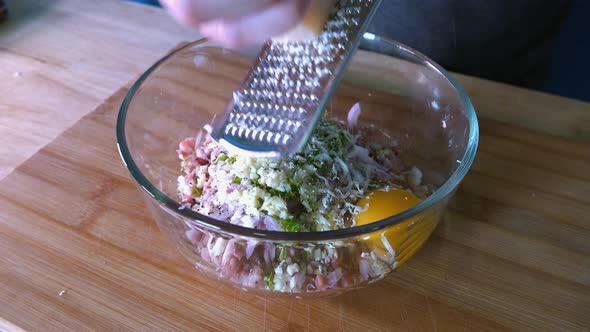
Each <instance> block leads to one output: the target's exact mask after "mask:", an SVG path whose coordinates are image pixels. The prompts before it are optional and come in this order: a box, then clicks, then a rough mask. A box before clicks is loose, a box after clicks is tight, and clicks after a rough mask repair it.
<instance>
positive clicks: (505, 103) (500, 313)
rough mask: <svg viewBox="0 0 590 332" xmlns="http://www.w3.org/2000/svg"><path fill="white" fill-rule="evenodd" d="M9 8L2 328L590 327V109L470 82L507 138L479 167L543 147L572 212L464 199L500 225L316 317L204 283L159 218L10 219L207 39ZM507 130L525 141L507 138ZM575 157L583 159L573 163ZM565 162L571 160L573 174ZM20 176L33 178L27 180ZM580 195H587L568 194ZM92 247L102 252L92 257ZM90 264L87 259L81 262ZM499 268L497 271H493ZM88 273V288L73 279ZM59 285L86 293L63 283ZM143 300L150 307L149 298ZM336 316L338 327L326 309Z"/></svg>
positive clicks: (85, 15)
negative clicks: (44, 171)
mask: <svg viewBox="0 0 590 332" xmlns="http://www.w3.org/2000/svg"><path fill="white" fill-rule="evenodd" d="M9 11H10V15H11V17H10V19H9V20H8V21H7V22H5V23H3V24H2V25H0V136H1V137H2V138H3V142H2V144H0V183H1V184H2V185H3V186H9V187H8V188H4V189H5V190H4V194H0V206H4V207H5V210H2V207H0V248H1V249H2V250H3V251H2V252H1V253H0V256H1V257H0V331H3V330H19V328H24V329H27V330H41V331H43V330H68V329H69V330H75V331H80V330H88V329H98V330H101V329H102V330H109V329H113V328H117V329H140V330H141V329H143V330H148V329H150V330H158V329H159V330H168V329H174V328H178V329H193V330H197V329H198V328H199V327H202V328H207V329H235V330H242V329H248V330H261V329H271V330H283V329H287V328H289V329H296V330H297V329H308V330H309V329H312V330H313V329H319V328H325V329H330V330H332V329H339V330H358V329H369V330H371V329H378V328H379V329H382V328H387V329H391V330H428V331H430V330H433V331H434V330H458V329H465V330H508V329H517V330H518V329H531V330H539V329H545V328H546V329H548V330H565V329H567V330H588V329H590V309H589V308H590V291H589V285H590V271H589V269H590V259H589V257H590V246H589V245H588V243H589V242H590V213H588V211H589V210H588V208H587V205H588V199H587V197H588V195H587V196H585V197H581V198H580V201H579V202H578V203H575V204H574V205H572V206H575V207H576V210H574V211H573V212H567V211H572V210H571V206H570V205H568V202H569V200H568V199H567V197H572V195H574V194H578V195H584V194H590V177H589V176H588V173H587V172H588V171H587V170H586V172H584V171H580V168H583V167H587V166H588V165H590V147H589V146H590V145H589V143H590V105H589V104H587V103H584V102H580V101H575V100H570V99H565V98H561V97H557V96H551V95H547V94H543V93H539V92H533V91H529V90H525V89H521V88H516V87H511V86H507V85H502V84H497V83H493V82H489V81H484V80H480V79H476V78H472V77H465V76H461V75H456V76H457V78H458V79H459V80H460V82H461V83H462V84H463V86H464V87H465V88H466V90H467V92H468V93H469V95H470V96H471V97H472V100H473V102H474V104H475V107H476V109H477V111H478V114H479V116H480V118H482V119H485V122H484V125H485V129H486V130H488V131H497V132H498V133H499V134H498V136H497V137H484V138H483V139H482V143H486V144H488V143H490V144H491V143H493V144H494V145H493V146H495V147H499V150H498V151H494V153H491V152H490V151H483V152H482V154H481V156H482V157H481V158H480V159H479V162H476V165H475V168H476V170H478V171H482V172H484V171H486V169H487V170H489V169H491V168H494V170H496V172H501V170H502V169H504V168H506V169H508V168H509V167H510V165H511V164H506V163H495V162H494V160H495V159H494V155H496V156H499V155H502V154H503V153H510V152H511V150H510V149H518V147H519V145H518V144H521V143H522V144H530V146H529V145H527V146H526V148H527V149H528V150H527V152H526V153H528V155H527V158H528V157H529V156H531V157H532V158H537V159H535V160H533V161H532V162H534V163H537V164H543V165H544V164H547V167H546V169H543V170H541V169H537V170H533V171H532V173H531V174H528V175H527V176H525V178H526V179H525V180H531V179H532V180H535V179H540V180H542V179H543V176H545V175H546V174H549V173H547V170H552V171H553V172H557V173H559V172H560V170H561V169H563V170H564V174H565V175H564V176H563V177H560V176H558V175H556V176H555V178H556V179H558V180H559V179H562V180H563V181H562V182H555V186H556V190H555V191H556V192H559V193H561V194H562V195H561V196H559V200H552V199H551V197H553V196H549V195H544V194H543V190H538V191H535V190H530V191H526V190H528V189H526V188H525V189H523V187H522V186H521V187H518V186H515V188H516V189H515V190H518V192H515V193H514V194H513V195H510V194H509V196H510V198H509V199H511V200H513V201H512V202H514V205H510V204H506V203H505V202H504V203H502V202H494V201H493V200H491V199H489V197H487V198H488V199H487V200H486V197H480V198H481V199H479V200H477V199H476V200H474V199H472V198H468V197H466V196H465V195H463V194H462V193H461V192H460V194H459V195H458V198H457V200H456V201H455V203H454V204H453V205H454V210H453V211H456V210H461V212H462V213H465V214H470V215H480V218H481V220H485V221H486V222H485V223H484V222H477V223H476V224H477V225H476V226H474V225H475V223H474V224H470V221H471V220H468V219H466V218H462V217H461V216H462V215H456V218H455V220H454V221H453V222H452V223H450V222H445V223H443V225H441V227H439V229H438V230H437V232H436V236H434V237H433V239H432V240H431V241H430V242H429V244H428V245H427V246H426V247H425V248H424V250H423V252H421V253H420V254H419V255H418V256H417V257H416V258H415V259H413V260H411V261H410V262H409V263H408V264H407V265H406V266H404V267H403V268H402V269H400V271H399V272H398V273H397V275H396V276H395V277H393V278H388V279H387V280H386V281H384V282H383V285H382V286H379V287H381V288H370V289H368V290H366V291H365V293H363V294H362V295H359V294H356V293H353V294H352V295H345V296H344V297H340V298H335V299H330V300H327V301H324V302H319V303H317V302H316V303H311V304H310V303H306V302H298V301H290V300H273V299H267V298H263V297H259V296H255V295H252V294H244V293H242V292H240V291H237V290H233V289H228V288H224V287H222V286H218V285H217V284H215V283H212V284H211V285H207V286H204V285H200V284H199V282H201V281H203V280H204V279H199V277H198V276H195V275H194V272H193V271H192V270H191V269H192V268H191V267H190V266H188V264H187V263H186V262H183V261H181V259H180V258H179V257H178V255H177V254H176V253H175V252H174V251H173V250H172V248H171V246H170V245H169V244H167V243H166V242H165V241H163V239H162V238H161V236H160V234H159V232H158V231H157V230H155V228H154V227H155V226H154V225H153V222H152V221H151V220H149V218H144V219H142V220H141V222H142V223H143V225H144V226H145V225H147V226H146V229H148V230H149V231H145V232H146V233H140V231H139V230H135V229H115V230H113V229H109V230H108V233H107V232H106V228H105V229H95V230H90V231H87V232H83V233H84V234H80V233H77V229H76V228H75V227H73V225H72V224H68V223H67V222H66V221H65V219H63V220H53V221H52V222H51V223H49V224H40V223H39V222H40V221H41V219H42V218H41V217H40V216H39V215H38V213H37V214H36V213H30V214H29V213H22V212H18V211H17V210H10V211H9V209H8V208H6V207H14V205H11V204H12V203H11V199H12V197H10V195H8V194H6V193H7V192H11V190H12V191H15V192H16V191H17V190H18V187H19V185H24V184H23V182H22V181H23V179H25V178H24V177H23V174H25V171H26V169H27V168H30V167H31V164H32V163H34V162H36V161H37V160H43V156H46V155H47V153H41V155H35V154H36V153H37V152H38V151H39V149H40V148H42V147H43V146H45V145H46V144H48V143H49V142H51V141H53V140H54V139H55V138H56V137H58V136H59V135H61V134H62V133H63V132H64V130H66V129H67V128H69V127H70V126H72V125H74V124H75V123H76V122H78V121H79V120H80V119H81V118H82V117H83V116H84V115H86V114H88V113H89V112H91V111H92V110H94V109H95V107H96V106H98V105H99V104H100V103H101V102H102V101H103V100H104V99H105V98H107V97H109V96H110V95H112V94H113V93H114V92H115V91H116V90H118V89H119V88H120V87H122V86H124V85H125V84H126V83H128V82H129V81H130V80H132V79H133V78H135V77H136V76H137V75H138V74H140V73H141V72H142V71H143V70H145V69H146V68H147V67H148V66H149V65H150V64H151V63H153V62H154V61H155V60H156V59H157V58H159V57H160V56H161V55H163V54H164V53H165V52H166V51H167V50H169V49H170V48H171V47H173V46H174V45H176V44H178V43H179V42H181V41H185V40H192V39H195V38H196V37H197V34H196V32H194V31H191V30H188V29H185V28H182V27H180V26H179V25H177V24H176V23H175V22H173V20H172V19H170V18H169V17H168V16H167V15H166V14H165V13H164V12H162V11H161V10H159V9H156V8H151V7H147V6H142V5H137V4H131V3H126V2H122V1H110V0H102V1H91V0H61V1H41V0H19V1H10V2H9ZM88 121H93V118H91V119H89V120H88ZM504 124H506V125H511V126H518V127H522V128H523V129H522V131H519V133H513V132H509V131H504V130H505V128H506V127H505V126H504ZM524 128H528V129H524ZM74 131H75V130H74ZM104 135H113V133H112V132H105V133H104ZM66 136H67V134H66ZM70 136H71V135H70ZM515 142H516V143H518V144H516V143H515ZM512 143H515V144H516V145H514V144H512ZM534 144H537V145H534ZM523 146H524V145H523ZM531 146H532V147H531ZM561 147H566V148H567V149H568V151H563V152H559V151H560V148H561ZM545 149H548V150H547V151H548V152H547V151H545ZM50 150H51V147H50V148H49V150H48V151H50ZM506 151H508V152H506ZM512 152H514V151H512ZM33 155H35V157H33V159H31V160H30V161H29V163H28V164H27V163H25V161H26V160H27V159H28V158H30V157H32V156H33ZM564 160H566V161H568V162H567V163H564V164H563V165H561V164H560V163H561V162H563V161H564ZM117 162H118V161H117ZM513 162H514V163H516V164H518V163H519V162H523V161H522V160H514V161H513ZM19 167H22V168H23V170H22V172H21V173H20V174H19V172H18V169H17V171H14V170H15V169H16V168H19ZM507 167H508V168H507ZM514 167H516V166H514ZM13 171H14V172H13ZM9 174H10V175H9ZM551 174H554V173H551ZM476 176H477V175H476ZM551 176H553V175H551ZM500 178H502V177H501V176H500V177H499V178H495V179H478V181H475V180H474V181H467V182H466V183H465V187H466V191H474V190H481V189H480V188H474V187H476V186H481V185H486V184H487V185H489V190H490V191H489V192H490V195H494V194H498V195H501V194H503V193H502V192H499V191H498V190H500V189H498V183H497V181H500V180H499V179H500ZM2 179H5V180H4V181H2ZM551 179H552V180H553V178H551ZM486 181H487V182H486ZM494 181H496V182H494ZM523 181H524V180H523ZM516 182H517V183H519V182H518V180H517V181H516ZM552 183H553V182H552ZM572 183H574V184H575V185H576V187H575V188H576V190H574V192H573V193H571V192H568V190H569V188H568V187H567V185H568V184H572ZM15 188H16V189H15ZM492 190H496V192H492ZM482 191H483V192H485V190H482ZM536 192H538V193H539V196H540V198H539V199H542V202H546V204H549V205H550V204H555V205H556V206H554V207H553V208H554V209H560V208H562V207H563V208H564V209H565V210H567V211H566V212H564V216H566V217H572V218H575V221H571V220H568V219H567V218H566V217H564V218H563V219H564V220H565V221H564V223H563V224H560V223H559V222H560V220H561V219H560V218H554V214H551V213H549V212H547V211H549V210H548V209H550V208H552V207H551V206H545V207H543V208H539V209H538V211H540V212H539V214H535V215H530V214H528V215H527V214H523V213H522V211H524V210H522V209H524V207H526V206H527V204H528V203H527V199H531V197H533V198H534V197H535V195H536ZM570 194H571V195H570ZM527 195H528V196H527ZM527 197H528V198H527ZM507 199H508V198H507ZM560 203H561V204H562V205H563V206H559V204H560ZM2 204H4V205H2ZM31 204H41V205H42V203H39V202H38V201H32V202H31ZM63 204H66V203H63ZM538 204H543V203H538ZM572 204H573V203H572ZM568 209H569V210H568ZM32 210H35V209H32ZM544 211H545V212H544ZM17 212H18V213H17ZM502 213H504V214H505V215H510V216H511V217H514V216H517V217H518V218H520V219H519V220H522V224H518V225H514V224H507V223H506V222H503V220H505V219H502V218H503V216H502ZM519 213H520V214H519ZM488 217H489V218H488ZM549 221H551V222H556V223H553V224H552V223H550V222H549ZM138 222H139V221H138ZM545 222H547V224H544V223H545ZM63 224H66V225H63ZM66 226H67V227H66ZM70 226H71V227H70ZM57 230H59V232H57ZM118 231H119V232H123V233H124V235H123V236H121V234H116V232H118ZM52 232H53V233H55V234H60V235H59V236H62V237H63V238H61V239H59V238H58V239H57V240H56V242H55V243H53V245H54V247H53V249H54V250H57V252H55V253H52V252H49V251H50V250H49V249H47V250H45V249H42V248H40V247H36V246H35V243H34V241H39V239H42V238H43V236H46V235H47V234H53V233H52ZM101 232H102V233H101ZM35 239H36V240H35ZM129 239H130V240H129ZM146 239H149V240H150V241H153V242H151V243H153V244H154V246H155V247H154V248H155V249H154V248H152V249H149V250H142V248H138V247H137V246H136V243H135V244H134V243H133V242H132V241H133V240H137V241H140V240H146ZM516 240H518V243H515V242H514V241H516ZM521 240H522V241H521ZM67 241H71V243H68V242H67ZM447 243H452V244H447ZM59 248H60V249H59ZM58 249H59V250H58ZM60 250H61V251H60ZM81 250H87V251H88V252H87V253H84V254H83V255H81V253H80V251H81ZM66 253H67V255H66ZM76 254H78V255H79V257H78V258H77V259H72V257H73V256H75V255H76ZM68 255H72V257H70V256H68ZM58 256H59V257H58ZM66 256H67V257H66ZM468 256H469V257H470V259H471V263H472V265H471V268H470V270H468V271H463V272H464V273H453V271H448V270H446V268H448V267H450V266H461V261H462V260H464V259H465V257H468ZM62 258H63V259H62ZM66 258H67V259H66ZM435 258H436V259H438V260H436V261H433V259H435ZM64 262H67V264H65V263H64ZM563 262H565V263H563ZM68 264H70V265H68ZM96 264H98V265H101V264H104V265H105V268H104V269H103V271H101V272H100V273H99V272H97V271H94V270H92V266H94V267H96V266H97V265H96ZM490 264H492V265H494V266H495V268H494V269H493V270H485V269H486V268H489V266H490ZM131 265H133V266H132V267H131ZM478 269H480V270H478ZM80 273H81V274H83V275H84V278H88V279H87V283H80V279H75V278H74V277H73V275H77V274H80ZM123 275H124V276H126V277H129V278H131V277H134V278H144V279H143V280H142V281H141V282H138V283H137V287H143V289H145V290H144V293H142V291H141V290H138V289H135V288H134V286H132V285H129V284H126V283H125V282H124V281H125V280H123V279H121V278H122V277H121V276H123ZM60 278H61V279H60ZM72 278H74V279H72ZM60 280H71V282H72V284H70V285H69V286H68V285H61V284H60ZM76 280H78V281H76ZM171 280H172V281H174V282H171ZM195 280H197V281H198V282H197V281H195ZM494 280H495V281H494ZM76 282H78V284H76ZM205 282H206V280H205ZM494 285H497V287H494ZM83 288H84V289H83ZM383 289H386V290H387V293H386V294H388V295H389V296H393V297H392V298H384V297H383V296H382V294H380V293H379V292H380V290H383ZM82 290H84V292H83V291H82ZM158 290H162V292H164V291H165V292H168V293H159V292H158ZM183 291H186V292H187V293H183ZM531 292H538V294H531ZM81 294H90V295H91V296H92V298H89V299H86V300H87V301H90V302H84V301H83V300H84V299H83V298H80V297H81V296H82V295H81ZM137 294H140V295H141V297H139V298H135V297H134V296H136V295H137ZM187 294H194V297H190V296H187ZM198 294H201V297H197V296H198ZM203 294H210V297H206V296H205V297H203ZM355 294H356V295H355ZM82 297H83V296H82ZM552 298H554V301H553V300H552ZM68 301H69V302H68ZM138 301H139V302H138ZM142 301H144V302H142ZM389 302H391V305H390V306H389ZM84 303H86V305H88V306H84ZM88 303H91V304H88ZM77 305H80V307H79V308H76V306H77ZM142 305H143V308H144V310H143V311H142ZM190 306H194V309H191V310H194V314H193V315H191V311H190V310H189V307H190ZM190 308H193V307H190ZM228 308H230V309H231V310H229V309H228ZM277 308H278V309H277ZM322 308H325V310H326V315H319V314H318V313H317V312H315V311H317V310H320V311H321V310H322ZM199 310H200V311H199ZM226 315H228V316H227V317H224V316H226ZM390 316H391V317H396V318H395V319H394V318H391V317H390ZM222 317H223V318H222ZM367 317H380V318H382V322H381V323H379V322H377V323H375V324H373V325H371V324H372V323H371V322H368V321H364V320H363V319H367ZM228 320H229V321H230V323H228ZM171 322H175V323H171ZM167 324H168V325H167Z"/></svg>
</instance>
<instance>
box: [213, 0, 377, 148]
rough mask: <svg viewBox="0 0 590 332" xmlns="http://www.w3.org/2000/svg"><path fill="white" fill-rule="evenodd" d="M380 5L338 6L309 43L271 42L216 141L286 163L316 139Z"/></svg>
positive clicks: (344, 1)
mask: <svg viewBox="0 0 590 332" xmlns="http://www.w3.org/2000/svg"><path fill="white" fill-rule="evenodd" d="M380 2H381V0H339V1H337V2H336V4H335V6H334V8H333V10H332V12H331V14H330V17H329V18H328V20H327V21H326V23H325V25H324V29H323V31H322V32H321V34H320V35H319V36H318V37H317V38H316V39H313V40H309V41H289V42H267V43H266V44H265V45H264V46H263V48H262V49H261V51H260V53H259V56H258V59H257V60H256V62H255V63H254V64H253V66H252V67H251V69H250V71H249V72H248V74H247V76H246V78H245V80H244V82H243V83H242V85H241V87H240V88H239V89H238V90H237V91H236V92H235V93H234V95H233V98H232V100H231V101H230V103H229V104H228V106H227V108H226V111H225V112H224V113H223V115H222V116H221V117H219V118H217V119H216V121H215V122H214V123H213V127H212V131H211V135H212V137H213V139H215V140H217V141H218V142H220V143H221V144H222V145H223V146H225V147H226V148H227V149H229V150H234V151H238V152H240V153H247V154H249V155H251V156H254V157H270V158H276V157H286V156H288V155H291V154H293V153H295V152H298V151H300V150H301V149H302V148H303V147H304V146H305V144H306V143H307V141H308V139H309V138H310V137H311V135H312V133H313V130H314V129H315V127H316V125H317V122H318V121H319V120H320V119H321V116H322V114H323V112H324V110H325V107H326V104H327V103H328V101H329V99H330V97H331V96H332V94H333V92H334V90H335V88H336V86H337V85H338V83H339V81H340V79H341V78H342V77H341V76H342V74H343V72H344V70H345V68H346V66H347V64H348V61H349V60H350V58H351V57H352V55H353V53H354V51H355V50H356V48H357V47H358V44H359V43H360V40H361V38H362V34H363V33H364V31H365V30H366V28H367V25H368V23H369V21H370V20H371V18H372V16H373V15H374V13H375V10H376V8H377V7H378V5H379V3H380Z"/></svg>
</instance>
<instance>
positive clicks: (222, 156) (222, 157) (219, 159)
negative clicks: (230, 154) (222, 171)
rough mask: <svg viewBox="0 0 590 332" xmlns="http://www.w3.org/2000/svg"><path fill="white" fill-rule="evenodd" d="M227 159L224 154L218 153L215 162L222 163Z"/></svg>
mask: <svg viewBox="0 0 590 332" xmlns="http://www.w3.org/2000/svg"><path fill="white" fill-rule="evenodd" d="M226 159H227V155H226V154H225V153H220V154H219V156H217V161H224V160H226Z"/></svg>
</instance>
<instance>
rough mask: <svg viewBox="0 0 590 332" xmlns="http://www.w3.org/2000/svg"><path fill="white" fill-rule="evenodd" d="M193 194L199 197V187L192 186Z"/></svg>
mask: <svg viewBox="0 0 590 332" xmlns="http://www.w3.org/2000/svg"><path fill="white" fill-rule="evenodd" d="M193 194H194V195H195V196H197V197H201V194H202V192H201V189H199V188H197V187H193Z"/></svg>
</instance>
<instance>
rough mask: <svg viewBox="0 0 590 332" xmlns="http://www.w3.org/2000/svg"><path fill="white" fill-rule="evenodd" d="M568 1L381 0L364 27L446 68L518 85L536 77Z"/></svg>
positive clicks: (546, 56)
mask: <svg viewBox="0 0 590 332" xmlns="http://www.w3.org/2000/svg"><path fill="white" fill-rule="evenodd" d="M569 3H570V1H569V0H383V2H382V4H381V7H380V8H379V9H378V12H377V15H376V16H375V19H374V20H373V22H372V24H371V26H370V28H369V31H371V32H373V33H375V34H377V35H381V36H384V37H388V38H391V39H394V40H398V41H400V42H402V43H404V44H406V45H408V46H410V47H412V48H415V49H416V50H418V51H420V52H422V53H424V54H425V55H427V56H428V57H430V58H432V59H433V60H435V61H436V62H438V63H439V64H441V65H442V66H443V67H445V68H446V69H449V70H453V71H458V72H462V73H466V74H470V75H475V76H480V77H484V78H489V79H493V80H498V81H503V82H507V83H513V84H519V85H525V86H529V85H534V84H535V83H536V82H537V81H539V80H541V79H542V77H543V74H544V70H545V67H546V65H547V63H548V61H549V57H550V53H551V46H552V45H553V43H554V41H555V38H556V36H557V34H558V32H559V28H560V26H561V23H562V21H563V19H564V18H565V16H566V15H567V13H568V8H569Z"/></svg>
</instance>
